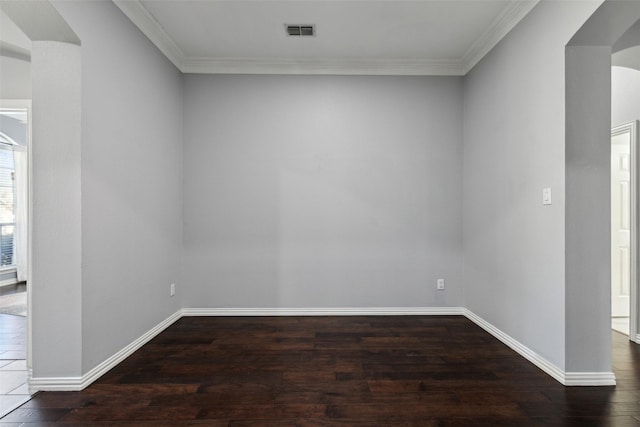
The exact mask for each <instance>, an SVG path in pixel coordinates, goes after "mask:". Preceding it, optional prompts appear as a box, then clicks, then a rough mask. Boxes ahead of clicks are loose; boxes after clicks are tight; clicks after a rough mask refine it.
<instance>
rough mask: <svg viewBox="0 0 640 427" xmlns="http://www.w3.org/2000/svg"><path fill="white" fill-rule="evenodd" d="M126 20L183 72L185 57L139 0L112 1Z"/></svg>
mask: <svg viewBox="0 0 640 427" xmlns="http://www.w3.org/2000/svg"><path fill="white" fill-rule="evenodd" d="M113 2H114V3H115V5H116V6H118V8H119V9H120V10H121V11H122V13H124V14H125V15H126V16H127V18H129V19H130V20H131V22H133V24H134V25H135V26H137V27H138V28H139V29H140V31H142V33H143V34H144V35H145V36H147V38H148V39H149V40H151V42H152V43H153V44H154V45H156V47H157V48H158V49H160V51H161V52H162V53H163V54H164V55H165V56H166V57H167V58H168V59H169V60H170V61H171V62H172V63H173V65H175V66H176V67H177V68H178V69H179V70H180V71H182V72H184V70H183V64H184V60H185V56H184V54H183V53H182V50H180V48H179V47H178V46H177V45H176V44H175V42H174V41H173V39H172V38H171V37H169V35H168V34H167V33H166V32H165V31H164V29H163V28H162V26H161V25H160V24H159V23H158V21H156V19H155V18H154V17H153V15H151V13H149V11H148V10H147V9H146V8H145V7H144V6H143V5H142V3H141V2H140V1H139V0H113Z"/></svg>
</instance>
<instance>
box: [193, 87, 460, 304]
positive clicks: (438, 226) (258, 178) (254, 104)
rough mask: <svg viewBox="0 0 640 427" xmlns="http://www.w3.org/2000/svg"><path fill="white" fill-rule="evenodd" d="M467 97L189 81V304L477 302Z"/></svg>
mask: <svg viewBox="0 0 640 427" xmlns="http://www.w3.org/2000/svg"><path fill="white" fill-rule="evenodd" d="M461 89H462V86H461V79H460V78H456V77H420V78H411V77H409V78H407V77H344V76H343V77H338V76H286V77H283V76H212V75H209V76H204V75H186V76H185V91H184V99H185V148H184V174H185V176H184V216H185V227H184V280H183V282H185V284H186V286H187V291H188V298H187V300H186V304H185V305H186V306H187V307H349V306H352V307H394V306H396V307H397V306H411V307H413V306H460V305H463V301H462V283H461V279H462V277H461V267H462V266H461V250H462V239H461V237H462V236H461V220H462V213H461V177H462V151H461V144H462V128H461V125H460V124H461V120H462V116H461V115H462V91H461ZM439 277H443V278H445V279H446V281H447V282H446V284H447V285H446V286H447V289H446V290H445V291H440V292H438V291H436V290H435V282H436V278H439Z"/></svg>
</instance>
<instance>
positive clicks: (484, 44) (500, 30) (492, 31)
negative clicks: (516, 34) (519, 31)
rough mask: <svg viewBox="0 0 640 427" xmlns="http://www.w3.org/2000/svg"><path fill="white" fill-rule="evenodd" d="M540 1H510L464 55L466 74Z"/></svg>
mask: <svg viewBox="0 0 640 427" xmlns="http://www.w3.org/2000/svg"><path fill="white" fill-rule="evenodd" d="M539 2H540V0H518V1H514V2H512V3H510V4H509V5H508V6H507V7H506V8H505V9H504V10H503V11H502V13H500V15H498V17H496V19H495V20H494V21H493V23H492V24H491V26H490V27H489V28H488V29H487V31H485V32H484V34H483V35H482V36H480V37H479V38H478V39H477V40H476V42H475V43H474V44H473V45H472V46H471V47H470V48H469V50H467V52H466V53H465V54H464V56H463V57H462V61H461V62H462V63H463V67H464V74H466V73H468V72H469V71H471V69H472V68H473V67H474V66H475V65H476V64H477V63H478V62H480V60H481V59H482V58H483V57H484V56H485V55H486V54H488V53H489V52H490V51H491V49H493V48H494V47H495V46H496V45H497V44H498V43H499V42H500V40H502V39H503V38H504V37H505V36H506V35H507V34H508V33H509V31H511V30H512V29H513V28H514V27H515V26H516V25H518V23H519V22H520V21H521V20H522V19H523V18H524V17H525V16H526V15H527V14H528V13H529V12H531V10H532V9H533V8H534V7H535V6H536V5H537V4H538V3H539Z"/></svg>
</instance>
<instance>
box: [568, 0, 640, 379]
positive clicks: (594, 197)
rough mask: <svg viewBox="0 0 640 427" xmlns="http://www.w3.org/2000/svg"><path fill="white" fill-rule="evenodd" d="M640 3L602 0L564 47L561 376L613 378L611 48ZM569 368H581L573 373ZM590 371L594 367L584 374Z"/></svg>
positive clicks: (634, 17)
mask: <svg viewBox="0 0 640 427" xmlns="http://www.w3.org/2000/svg"><path fill="white" fill-rule="evenodd" d="M638 19H640V3H637V2H605V3H603V4H602V5H601V6H600V8H598V10H597V11H596V12H595V13H594V14H593V15H592V16H591V17H590V18H589V20H588V21H587V22H586V23H585V24H584V25H583V26H582V28H581V29H580V30H579V31H578V32H577V33H576V34H575V36H574V37H573V38H572V39H571V41H570V42H569V43H568V45H567V46H566V49H565V61H566V62H565V66H566V68H565V82H566V86H565V87H566V89H565V90H566V111H565V125H566V128H565V132H566V138H565V152H566V157H565V162H566V163H565V166H566V168H565V184H566V187H565V188H566V216H565V253H566V259H565V278H566V280H565V304H566V311H565V316H566V317H565V319H566V336H565V346H566V353H565V357H566V372H567V384H568V385H571V384H574V385H579V384H583V383H584V384H587V383H588V384H592V385H595V384H600V385H607V384H615V377H614V375H613V373H611V372H610V371H611V341H610V337H611V329H610V314H611V306H610V303H608V302H609V301H610V299H611V296H610V280H611V279H610V277H611V264H610V210H609V208H608V207H609V206H610V202H609V200H610V169H611V167H610V144H609V139H610V130H611V53H612V50H613V49H614V46H615V45H616V43H619V41H621V40H622V37H623V35H625V34H627V31H628V30H629V29H630V28H631V27H632V26H633V25H634V24H635V22H636V21H638ZM572 373H580V376H579V377H576V378H575V381H574V379H573V378H572ZM589 373H592V374H589Z"/></svg>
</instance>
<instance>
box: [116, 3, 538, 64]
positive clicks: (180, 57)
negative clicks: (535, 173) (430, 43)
mask: <svg viewBox="0 0 640 427" xmlns="http://www.w3.org/2000/svg"><path fill="white" fill-rule="evenodd" d="M539 1H540V0H516V1H513V2H511V3H509V5H508V6H507V7H506V8H505V9H504V10H503V11H502V12H501V13H500V15H499V16H498V17H496V19H495V20H494V21H493V22H492V24H491V26H490V27H489V28H488V29H487V31H485V33H484V34H483V35H482V36H481V37H479V38H478V39H477V40H476V41H475V43H474V44H473V45H472V46H471V47H470V48H469V50H467V52H466V53H465V54H464V56H463V57H462V58H460V59H458V60H437V59H436V60H428V59H415V58H406V59H403V58H400V59H367V58H365V59H337V58H334V59H291V58H209V57H206V58H197V57H188V56H185V55H184V53H183V52H182V50H181V49H180V48H179V47H178V46H177V45H176V43H175V42H174V41H173V39H172V38H171V37H170V36H169V35H168V34H167V33H166V32H165V30H164V29H163V28H162V26H161V25H160V24H159V23H158V21H156V19H155V18H154V17H153V15H152V14H151V13H150V12H149V11H148V10H147V9H146V8H145V7H144V5H143V4H142V2H141V1H140V0H114V3H115V4H116V6H118V7H119V8H120V10H121V11H122V12H123V13H124V14H125V15H126V16H127V17H128V18H129V19H130V20H131V21H132V22H133V23H134V24H135V25H136V26H137V27H138V28H139V29H140V31H142V32H143V33H144V34H145V35H146V36H147V37H148V38H149V40H151V42H152V43H153V44H154V45H156V47H157V48H158V49H160V51H161V52H162V53H163V54H164V55H165V56H166V57H167V58H168V59H169V60H170V61H171V62H172V63H173V64H174V65H175V66H176V67H177V68H178V69H179V70H180V71H182V72H183V73H195V74H324V75H405V76H463V75H465V74H466V73H468V72H469V71H470V70H471V69H472V68H473V67H474V66H475V65H476V64H477V63H478V62H479V61H480V60H481V59H482V58H483V57H484V56H485V55H486V54H487V53H488V52H489V51H490V50H491V49H493V47H494V46H495V45H497V44H498V42H500V40H502V38H503V37H504V36H505V35H507V33H508V32H509V31H511V29H513V27H515V26H516V25H517V24H518V22H520V20H522V18H524V17H525V16H526V15H527V13H529V12H530V11H531V9H533V8H534V7H535V5H536V4H538V2H539Z"/></svg>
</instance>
